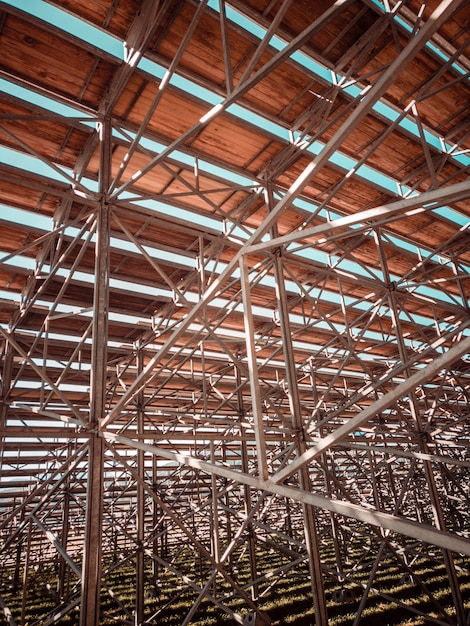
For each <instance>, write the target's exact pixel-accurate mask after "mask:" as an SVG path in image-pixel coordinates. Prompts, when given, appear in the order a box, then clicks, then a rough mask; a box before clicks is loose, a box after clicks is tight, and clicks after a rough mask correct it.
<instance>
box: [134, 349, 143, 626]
mask: <svg viewBox="0 0 470 626" xmlns="http://www.w3.org/2000/svg"><path fill="white" fill-rule="evenodd" d="M143 362H144V359H143V354H142V348H140V347H138V348H137V371H138V372H139V373H140V372H141V371H142V368H143ZM143 401H144V392H143V391H140V392H139V394H138V397H137V434H138V435H139V436H143V434H144V410H143ZM144 463H145V459H144V452H143V450H137V473H138V474H139V476H140V477H141V478H142V479H144V473H145V466H144ZM136 516H137V519H136V527H137V550H136V557H135V560H136V581H135V583H136V590H135V625H136V626H140V624H143V622H144V608H145V607H144V587H145V572H144V545H143V544H144V523H145V493H144V488H143V486H142V484H141V483H138V484H137V511H136Z"/></svg>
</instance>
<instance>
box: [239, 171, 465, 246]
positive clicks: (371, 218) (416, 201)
mask: <svg viewBox="0 0 470 626" xmlns="http://www.w3.org/2000/svg"><path fill="white" fill-rule="evenodd" d="M469 197H470V186H469V184H468V182H463V183H456V184H454V185H449V186H448V187H443V188H442V189H433V190H432V191H428V192H425V193H422V194H419V195H416V196H411V197H409V198H403V199H400V200H397V201H396V202H390V204H383V205H381V206H378V207H374V208H372V209H367V210H365V211H360V212H359V213H353V214H352V215H346V216H344V217H340V218H338V219H337V220H333V221H331V222H327V223H325V224H319V225H318V226H312V227H311V228H306V229H304V230H298V231H295V232H292V233H288V234H287V235H282V236H280V237H275V238H274V239H270V240H269V241H264V242H262V243H256V244H253V245H251V246H249V247H248V248H247V250H246V253H247V254H250V253H253V252H261V251H264V250H273V249H276V248H279V247H281V246H286V245H288V244H292V243H295V242H297V241H301V240H305V239H308V240H309V242H308V244H311V243H313V242H314V241H318V240H320V239H323V238H325V239H327V237H328V235H331V234H333V233H336V231H341V230H343V229H344V230H345V232H344V237H348V236H354V235H357V234H358V232H359V231H358V229H356V228H355V229H351V228H350V227H351V226H354V225H357V224H364V228H373V227H374V225H383V224H385V223H387V222H392V221H394V220H396V219H398V218H400V217H402V216H403V214H404V213H407V212H408V211H413V213H414V214H416V212H417V210H418V209H420V210H421V211H431V210H433V209H436V208H438V207H441V206H443V205H444V204H446V203H450V202H457V201H460V200H465V199H467V198H469ZM366 222H370V223H366ZM375 222H378V224H376V223H375ZM305 245H307V244H305Z"/></svg>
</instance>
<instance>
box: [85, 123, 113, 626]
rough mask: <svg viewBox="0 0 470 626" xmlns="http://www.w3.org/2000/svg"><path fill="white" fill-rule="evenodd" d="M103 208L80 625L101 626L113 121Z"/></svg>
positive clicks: (103, 163)
mask: <svg viewBox="0 0 470 626" xmlns="http://www.w3.org/2000/svg"><path fill="white" fill-rule="evenodd" d="M100 141H101V152H100V172H99V173H100V192H101V196H100V198H101V199H100V206H99V208H98V210H97V238H96V244H95V293H94V303H93V334H92V339H93V343H92V356H91V364H92V367H91V381H90V416H89V423H88V431H89V457H88V477H87V500H86V519H85V537H84V550H83V568H82V572H83V573H82V606H81V612H80V626H98V625H99V623H100V590H101V555H102V531H103V492H104V484H103V482H104V480H103V474H104V441H103V438H102V437H101V433H100V425H101V421H102V418H103V417H104V414H105V408H106V361H107V331H108V324H107V317H108V288H109V276H108V272H109V205H108V202H107V190H108V186H109V179H110V170H111V119H110V117H108V116H107V117H105V118H104V120H103V122H102V123H101V124H100Z"/></svg>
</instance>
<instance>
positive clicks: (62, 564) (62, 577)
mask: <svg viewBox="0 0 470 626" xmlns="http://www.w3.org/2000/svg"><path fill="white" fill-rule="evenodd" d="M70 452H71V444H70V443H69V445H68V446H67V453H68V455H70ZM69 524H70V473H69V472H67V476H66V479H65V483H64V505H63V512H62V532H61V544H62V546H63V548H64V550H67V545H68V540H69ZM68 572H69V570H68V568H67V562H66V560H65V559H64V557H63V556H62V555H59V568H58V580H57V593H58V595H59V598H61V599H62V598H63V597H64V596H65V594H66V593H68V579H67V575H68Z"/></svg>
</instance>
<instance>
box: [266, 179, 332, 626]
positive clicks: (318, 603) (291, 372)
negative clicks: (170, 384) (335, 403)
mask: <svg viewBox="0 0 470 626" xmlns="http://www.w3.org/2000/svg"><path fill="white" fill-rule="evenodd" d="M267 205H268V210H269V207H271V206H272V191H271V188H270V185H269V184H268V186H267ZM273 234H274V236H277V229H276V227H275V226H274V227H273ZM273 267H274V279H275V283H276V297H277V301H278V309H279V322H280V328H281V337H282V345H283V351H284V359H285V368H286V382H287V389H288V395H289V408H290V411H291V414H292V430H293V433H294V437H295V445H296V450H297V454H298V455H299V456H300V455H302V454H303V453H304V452H305V451H306V450H307V443H306V440H305V432H304V424H303V419H302V410H301V406H300V399H299V390H298V385H297V374H296V368H295V359H294V349H293V344H292V335H291V329H290V320H289V309H288V305H287V294H286V287H285V282H284V273H283V267H282V257H281V251H280V250H279V251H278V253H277V254H275V255H274V259H273ZM299 483H300V488H301V489H303V490H304V491H311V489H312V485H311V480H310V474H309V470H308V465H303V466H302V467H301V468H300V470H299ZM302 508H303V516H304V532H305V542H306V545H307V552H308V562H309V568H310V582H311V588H312V596H313V606H314V611H315V623H316V624H318V625H319V626H328V615H327V609H326V598H325V591H324V586H323V575H322V569H321V561H320V550H319V542H318V535H317V521H316V513H315V509H314V508H313V507H312V506H310V505H307V504H303V505H302Z"/></svg>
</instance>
